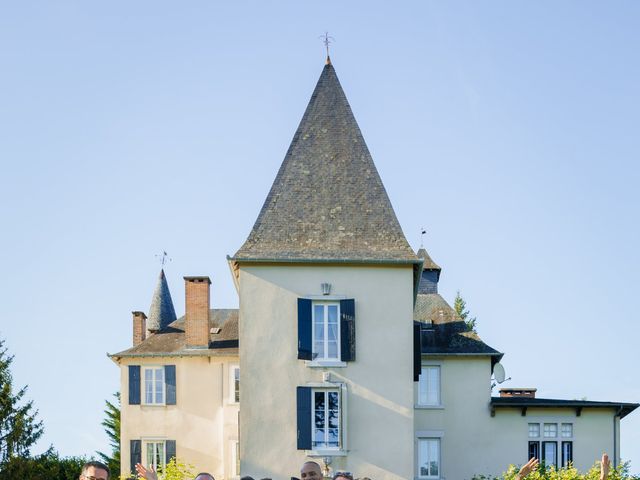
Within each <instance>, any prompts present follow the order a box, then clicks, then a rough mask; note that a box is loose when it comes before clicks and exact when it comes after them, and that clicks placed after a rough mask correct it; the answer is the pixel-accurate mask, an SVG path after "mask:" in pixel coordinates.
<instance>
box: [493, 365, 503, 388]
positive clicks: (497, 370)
mask: <svg viewBox="0 0 640 480" xmlns="http://www.w3.org/2000/svg"><path fill="white" fill-rule="evenodd" d="M493 375H494V377H495V378H496V382H498V383H502V382H504V378H505V373H504V367H503V366H502V364H501V363H499V362H498V363H496V364H495V365H494V366H493Z"/></svg>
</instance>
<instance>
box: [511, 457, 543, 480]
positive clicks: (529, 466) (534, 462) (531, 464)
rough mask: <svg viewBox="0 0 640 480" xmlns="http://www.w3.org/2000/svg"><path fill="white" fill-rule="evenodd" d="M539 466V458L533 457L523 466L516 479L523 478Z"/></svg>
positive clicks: (520, 479)
mask: <svg viewBox="0 0 640 480" xmlns="http://www.w3.org/2000/svg"><path fill="white" fill-rule="evenodd" d="M537 467H538V459H537V458H532V459H531V460H529V461H528V462H527V463H525V464H524V465H523V466H522V468H521V469H520V471H519V472H518V475H516V480H523V479H524V478H525V477H526V476H527V475H529V474H530V473H531V472H533V471H534V470H535V469H536V468H537Z"/></svg>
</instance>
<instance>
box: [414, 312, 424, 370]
mask: <svg viewBox="0 0 640 480" xmlns="http://www.w3.org/2000/svg"><path fill="white" fill-rule="evenodd" d="M420 330H421V329H420V323H419V322H413V381H414V382H417V381H418V380H420V373H421V372H422V345H421V343H422V342H421V341H420V340H421V338H420V337H421V336H422V335H421V331H420Z"/></svg>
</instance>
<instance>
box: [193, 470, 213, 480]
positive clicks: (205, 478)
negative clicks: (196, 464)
mask: <svg viewBox="0 0 640 480" xmlns="http://www.w3.org/2000/svg"><path fill="white" fill-rule="evenodd" d="M193 480H216V479H215V478H213V475H211V474H210V473H207V472H202V473H199V474H197V475H196V478H194V479H193Z"/></svg>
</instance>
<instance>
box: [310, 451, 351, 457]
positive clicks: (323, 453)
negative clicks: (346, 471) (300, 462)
mask: <svg viewBox="0 0 640 480" xmlns="http://www.w3.org/2000/svg"><path fill="white" fill-rule="evenodd" d="M305 454H306V455H307V457H346V456H347V451H346V450H331V449H324V450H306V451H305Z"/></svg>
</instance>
